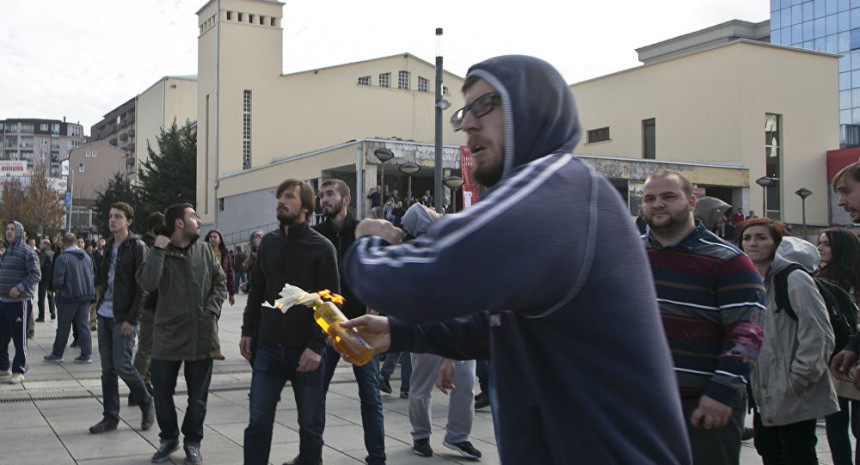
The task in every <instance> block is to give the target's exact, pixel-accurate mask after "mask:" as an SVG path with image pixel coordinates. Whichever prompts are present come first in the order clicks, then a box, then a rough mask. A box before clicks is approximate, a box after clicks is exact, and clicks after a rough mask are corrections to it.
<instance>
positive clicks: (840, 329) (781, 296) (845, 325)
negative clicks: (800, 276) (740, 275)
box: [773, 263, 857, 354]
mask: <svg viewBox="0 0 860 465" xmlns="http://www.w3.org/2000/svg"><path fill="white" fill-rule="evenodd" d="M794 270H801V271H803V272H804V273H806V274H809V273H808V272H807V271H806V269H804V268H803V267H802V266H800V265H798V264H796V263H793V264H791V265H789V266H788V268H786V269H784V270H782V271H780V272H779V273H777V274H776V276H775V277H774V279H773V283H774V286H775V290H776V305H777V307H778V309H777V311H779V309H783V310H785V313H786V314H787V315H788V316H789V317H791V318H792V319H793V320H794V321H797V313H795V311H794V309H793V308H791V302H790V301H789V299H788V275H789V274H790V273H791V272H792V271H794ZM809 275H810V277H812V280H813V281H815V285H816V286H817V287H818V292H819V293H820V294H821V297H822V298H823V299H824V305H825V306H826V307H827V315H828V316H829V317H830V326H831V327H832V328H833V335H834V336H835V337H836V345H835V346H834V349H833V353H834V354H835V353H837V352H839V351H840V350H842V348H843V347H845V345H846V344H848V340H849V339H851V335H853V334H854V333H856V332H857V306H856V305H854V301H853V300H852V299H851V295H850V294H848V293H847V292H845V290H844V289H842V288H841V287H839V286H837V285H836V284H833V283H830V282H827V281H825V280H823V279H821V278H818V277H816V276H812V275H811V274H809Z"/></svg>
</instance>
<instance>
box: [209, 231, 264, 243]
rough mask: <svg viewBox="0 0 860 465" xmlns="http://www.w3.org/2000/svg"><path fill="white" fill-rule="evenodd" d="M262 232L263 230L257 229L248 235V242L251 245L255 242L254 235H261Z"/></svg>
mask: <svg viewBox="0 0 860 465" xmlns="http://www.w3.org/2000/svg"><path fill="white" fill-rule="evenodd" d="M261 232H263V230H262V229H255V230H253V231H251V234H248V242H249V243H250V242H254V234H257V233H261ZM218 234H221V233H218ZM222 242H223V241H222Z"/></svg>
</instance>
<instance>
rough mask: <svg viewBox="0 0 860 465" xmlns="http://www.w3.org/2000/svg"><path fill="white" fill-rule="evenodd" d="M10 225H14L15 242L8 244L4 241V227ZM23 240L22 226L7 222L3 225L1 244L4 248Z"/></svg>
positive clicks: (17, 223) (14, 222)
mask: <svg viewBox="0 0 860 465" xmlns="http://www.w3.org/2000/svg"><path fill="white" fill-rule="evenodd" d="M10 224H14V225H15V240H13V241H12V243H11V244H10V243H9V241H7V240H6V226H9V225H10ZM23 239H24V225H23V224H21V223H19V222H17V221H9V222H7V223H6V224H5V225H3V243H4V244H6V247H9V246H12V245H15V244H18V243H20V242H21V241H22V240H23Z"/></svg>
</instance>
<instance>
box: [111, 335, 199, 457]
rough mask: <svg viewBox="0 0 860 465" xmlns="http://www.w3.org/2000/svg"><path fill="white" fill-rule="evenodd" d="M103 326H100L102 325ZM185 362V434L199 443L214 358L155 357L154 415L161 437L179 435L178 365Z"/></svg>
mask: <svg viewBox="0 0 860 465" xmlns="http://www.w3.org/2000/svg"><path fill="white" fill-rule="evenodd" d="M99 328H101V326H99ZM182 364H185V370H184V373H185V383H186V385H187V387H188V408H186V409H185V418H184V419H183V420H182V434H183V436H185V443H186V444H200V441H201V440H203V421H204V420H205V419H206V402H207V401H208V399H209V383H210V382H211V381H212V359H211V358H207V359H203V360H194V361H188V360H186V361H184V362H183V361H178V360H158V359H153V360H152V363H151V364H150V367H149V370H150V373H151V375H152V387H153V389H154V392H155V418H156V420H158V429H160V430H161V433H159V435H158V437H160V438H161V440H162V441H174V440H176V439H178V438H179V424H178V423H177V418H176V405H175V404H174V403H173V394H175V393H176V377H177V376H178V375H179V366H180V365H182Z"/></svg>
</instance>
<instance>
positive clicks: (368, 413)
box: [314, 179, 397, 465]
mask: <svg viewBox="0 0 860 465" xmlns="http://www.w3.org/2000/svg"><path fill="white" fill-rule="evenodd" d="M396 192H397V191H396V190H395V193H396ZM395 195H396V194H395ZM319 198H320V206H321V207H322V211H323V215H325V217H326V220H325V222H323V223H321V224H318V225H316V226H314V229H315V230H316V231H317V232H319V233H320V234H322V235H323V236H324V237H325V238H326V239H328V240H329V241H331V243H332V244H333V245H334V248H335V250H336V251H337V259H338V264H339V263H340V261H341V260H342V259H343V255H344V254H345V253H346V251H347V250H348V249H349V246H351V245H352V243H353V242H355V227H356V226H357V225H358V221H356V219H355V217H354V216H352V213H350V212H349V204H350V201H351V200H352V197H351V196H350V192H349V186H348V185H347V184H346V183H345V182H343V181H342V180H340V179H329V180H326V181H323V183H322V186H320V195H319ZM339 268H340V267H339V266H338V269H339ZM340 293H341V295H343V297H344V298H345V299H346V302H345V303H344V304H343V314H344V315H346V317H347V318H357V317H359V316H361V315H364V314H365V313H366V307H365V306H364V304H363V303H362V302H361V301H360V300H358V298H357V297H355V295H353V293H352V291H350V290H349V287H348V286H346V285H344V284H343V282H342V281H341V292H340ZM323 358H324V359H325V391H326V392H328V386H329V384H330V383H331V379H332V377H333V376H334V370H335V367H337V362H338V361H340V355H338V353H337V351H336V350H334V348H332V347H331V346H329V345H327V346H326V348H325V352H324V353H323ZM352 372H353V374H354V375H355V381H356V383H357V384H358V398H359V400H360V402H361V424H362V426H364V446H365V447H366V448H367V459H366V460H367V463H368V464H371V465H374V464H383V463H385V425H384V419H383V416H382V397H381V396H380V394H379V387H378V380H379V358H378V357H373V360H371V361H370V362H369V363H367V364H364V365H362V366H355V365H353V366H352Z"/></svg>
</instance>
